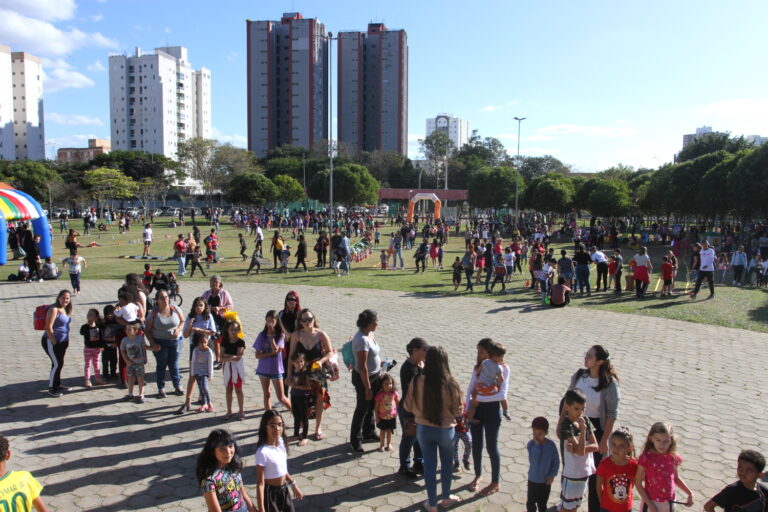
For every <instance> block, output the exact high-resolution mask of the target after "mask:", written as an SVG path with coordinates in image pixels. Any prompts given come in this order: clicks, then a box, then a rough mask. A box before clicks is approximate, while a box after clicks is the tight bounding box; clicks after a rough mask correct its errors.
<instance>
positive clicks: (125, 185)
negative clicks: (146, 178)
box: [85, 167, 138, 202]
mask: <svg viewBox="0 0 768 512" xmlns="http://www.w3.org/2000/svg"><path fill="white" fill-rule="evenodd" d="M85 185H86V186H87V187H88V189H89V190H90V191H91V197H93V198H94V199H96V200H97V201H98V202H104V201H106V200H107V199H109V200H112V199H129V198H131V197H133V195H134V194H135V193H136V192H137V190H138V185H137V183H136V182H135V181H133V180H132V179H131V178H129V177H128V176H126V175H125V174H123V172H122V171H121V170H119V169H110V168H108V167H99V168H98V169H91V170H89V171H85Z"/></svg>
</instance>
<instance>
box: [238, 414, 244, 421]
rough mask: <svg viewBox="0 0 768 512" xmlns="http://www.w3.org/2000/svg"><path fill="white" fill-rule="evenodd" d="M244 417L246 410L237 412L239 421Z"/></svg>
mask: <svg viewBox="0 0 768 512" xmlns="http://www.w3.org/2000/svg"><path fill="white" fill-rule="evenodd" d="M244 419H245V413H244V412H239V413H237V420H238V421H243V420H244Z"/></svg>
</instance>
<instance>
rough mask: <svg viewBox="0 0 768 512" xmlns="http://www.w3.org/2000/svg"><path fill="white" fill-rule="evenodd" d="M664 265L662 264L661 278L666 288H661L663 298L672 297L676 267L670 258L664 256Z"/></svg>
mask: <svg viewBox="0 0 768 512" xmlns="http://www.w3.org/2000/svg"><path fill="white" fill-rule="evenodd" d="M662 260H663V261H664V263H662V264H661V278H662V279H663V280H664V286H662V287H661V296H662V297H664V296H665V295H668V296H671V295H672V275H673V273H674V269H675V267H674V266H673V265H672V263H670V262H669V258H667V257H666V256H664V257H663V258H662Z"/></svg>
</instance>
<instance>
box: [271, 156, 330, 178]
mask: <svg viewBox="0 0 768 512" xmlns="http://www.w3.org/2000/svg"><path fill="white" fill-rule="evenodd" d="M325 164H326V165H328V162H327V161H326V162H325ZM264 174H265V175H266V176H267V178H269V179H272V178H274V177H275V176H280V175H285V176H291V177H293V178H296V179H297V180H302V179H303V177H304V167H303V165H302V161H301V158H297V157H295V156H286V157H279V158H273V159H271V160H267V161H266V162H265V163H264Z"/></svg>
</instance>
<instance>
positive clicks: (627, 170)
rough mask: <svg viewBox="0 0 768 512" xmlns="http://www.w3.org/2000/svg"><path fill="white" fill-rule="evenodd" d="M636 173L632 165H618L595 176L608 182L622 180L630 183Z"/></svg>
mask: <svg viewBox="0 0 768 512" xmlns="http://www.w3.org/2000/svg"><path fill="white" fill-rule="evenodd" d="M634 172H635V169H634V167H632V166H631V165H624V164H617V165H614V166H613V167H609V168H608V169H606V170H604V171H600V172H599V173H597V174H596V175H595V178H602V179H606V180H622V181H627V182H628V181H629V180H630V178H631V177H632V174H633V173H634Z"/></svg>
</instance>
